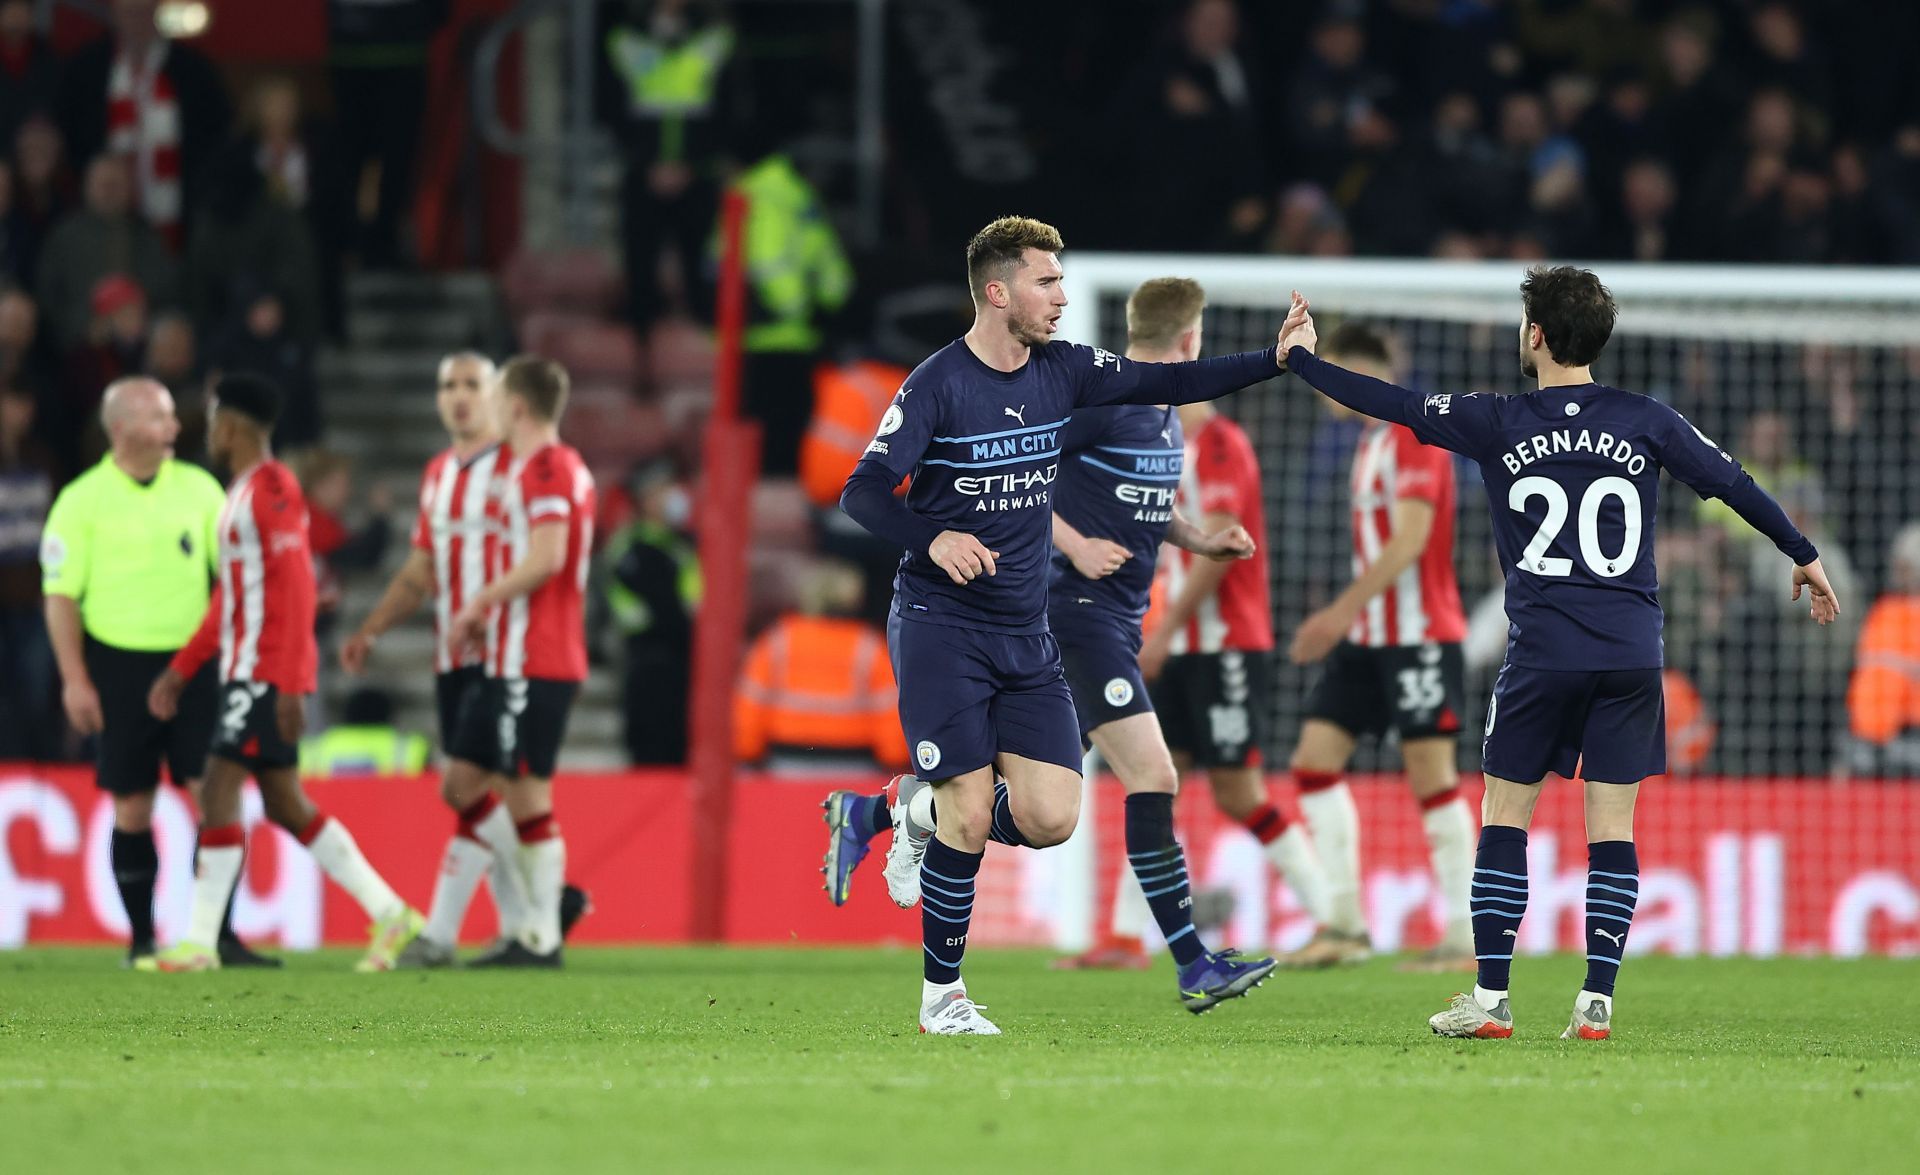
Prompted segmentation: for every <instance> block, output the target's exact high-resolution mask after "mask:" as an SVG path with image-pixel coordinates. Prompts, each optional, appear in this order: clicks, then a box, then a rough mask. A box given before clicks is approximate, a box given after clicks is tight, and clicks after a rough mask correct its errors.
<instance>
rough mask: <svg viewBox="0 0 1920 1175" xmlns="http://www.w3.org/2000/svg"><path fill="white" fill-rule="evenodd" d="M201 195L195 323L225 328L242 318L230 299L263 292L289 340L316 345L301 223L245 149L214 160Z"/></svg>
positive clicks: (316, 307)
mask: <svg viewBox="0 0 1920 1175" xmlns="http://www.w3.org/2000/svg"><path fill="white" fill-rule="evenodd" d="M207 187H208V192H207V204H206V207H205V208H203V209H202V210H201V211H200V213H199V216H198V218H197V220H196V222H195V228H194V235H193V245H192V247H191V248H190V249H188V251H187V267H186V268H187V281H186V284H187V308H188V310H189V311H190V312H191V313H192V315H193V319H194V321H196V322H199V323H201V324H202V325H203V326H205V325H208V324H216V323H221V322H226V321H228V320H230V319H232V318H234V317H235V314H236V312H238V311H241V310H243V307H240V306H238V305H236V304H234V302H233V301H232V298H233V297H234V296H235V295H236V293H239V292H241V291H246V292H248V293H252V292H254V291H256V290H257V289H258V288H259V287H260V286H265V287H267V288H270V289H272V290H273V291H274V293H275V294H276V295H277V296H278V298H279V300H280V305H281V311H282V317H283V318H284V319H285V327H286V331H287V333H288V334H289V335H291V336H292V337H293V338H294V339H295V340H297V341H298V342H300V343H301V344H302V345H304V346H309V347H310V346H312V345H313V344H315V343H317V342H318V341H319V339H320V334H321V311H320V266H319V262H318V260H317V259H316V258H315V256H314V249H313V236H312V234H311V233H310V232H309V230H308V227H307V223H306V219H305V218H304V217H303V216H301V214H300V213H299V212H298V211H296V210H295V209H293V208H292V207H290V206H289V205H287V204H284V203H282V202H281V201H279V200H276V199H274V198H273V197H272V196H271V195H270V194H269V190H268V180H267V177H266V176H265V175H264V174H263V173H262V172H261V170H260V168H259V167H258V166H257V165H256V163H255V161H254V157H253V152H252V150H251V149H250V148H249V147H247V146H245V145H237V146H235V147H233V148H230V149H229V150H227V151H225V152H223V153H222V154H221V155H220V157H219V158H218V159H217V160H216V162H215V166H214V174H213V176H212V178H211V179H210V181H209V183H208V185H207ZM282 390H286V388H285V386H284V385H283V388H282Z"/></svg>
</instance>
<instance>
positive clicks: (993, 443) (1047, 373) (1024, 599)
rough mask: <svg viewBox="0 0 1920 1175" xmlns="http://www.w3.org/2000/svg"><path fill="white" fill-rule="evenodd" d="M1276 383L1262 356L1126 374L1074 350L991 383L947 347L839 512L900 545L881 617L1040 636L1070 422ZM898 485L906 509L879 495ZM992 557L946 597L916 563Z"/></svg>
mask: <svg viewBox="0 0 1920 1175" xmlns="http://www.w3.org/2000/svg"><path fill="white" fill-rule="evenodd" d="M1278 374H1279V368H1278V367H1277V365H1276V360H1275V356H1274V352H1273V349H1272V348H1269V349H1267V350H1265V351H1248V352H1242V353H1240V354H1237V355H1225V356H1221V357H1219V358H1216V359H1199V360H1195V361H1193V362H1191V363H1136V362H1134V361H1133V360H1131V359H1125V358H1122V357H1121V356H1119V355H1115V354H1113V353H1112V352H1110V351H1104V350H1100V349H1099V348H1096V347H1086V346H1082V345H1080V344H1077V343H1065V342H1056V343H1049V344H1046V345H1043V346H1038V347H1034V348H1033V349H1032V352H1031V356H1030V358H1029V359H1028V361H1027V362H1026V364H1025V365H1023V366H1022V367H1021V368H1020V370H1018V371H1013V372H1004V371H996V370H994V369H993V368H991V367H988V366H987V365H986V364H985V363H982V362H981V361H980V359H979V358H978V357H977V356H975V355H974V353H973V352H972V351H971V350H969V349H968V347H967V344H966V340H965V339H956V340H954V341H953V342H952V343H949V344H948V345H947V346H945V347H942V348H941V349H940V350H938V351H936V352H934V353H933V354H932V355H931V356H929V357H928V358H927V359H926V361H925V362H923V363H921V364H920V366H919V367H916V368H914V370H913V374H912V375H910V376H908V377H907V382H906V383H905V384H904V385H902V387H901V389H900V392H899V394H898V395H896V396H895V397H894V399H893V403H892V404H891V405H889V406H888V408H887V410H886V414H885V415H884V416H883V417H882V418H881V421H880V427H879V430H878V432H877V433H876V434H875V436H874V438H873V443H872V444H870V445H869V446H868V447H867V451H866V453H865V454H864V455H862V457H861V458H860V461H859V463H858V464H857V465H855V466H854V470H853V473H852V474H851V475H850V476H849V477H848V478H847V488H846V490H845V492H844V493H843V494H842V495H841V498H840V504H841V506H842V507H843V508H844V509H845V510H846V512H847V513H848V515H850V516H851V517H852V518H853V519H854V520H855V521H856V522H859V523H860V524H861V525H862V526H865V527H866V528H867V529H868V530H870V531H872V532H873V533H874V534H876V535H878V536H880V537H881V538H885V539H889V540H892V541H894V542H898V543H900V545H901V546H903V547H905V548H906V555H905V556H904V557H903V558H902V559H901V560H900V571H899V574H898V575H896V576H895V577H894V600H893V610H894V612H895V613H896V614H897V615H899V616H900V617H901V618H902V619H905V620H917V621H927V622H931V623H936V624H946V625H952V626H956V627H960V628H978V629H987V630H990V631H994V632H1002V633H1009V634H1033V633H1040V632H1045V631H1047V556H1048V552H1049V551H1050V550H1051V549H1052V533H1053V485H1054V480H1055V479H1056V478H1057V477H1058V476H1059V473H1060V462H1061V448H1060V438H1061V430H1062V429H1063V428H1064V427H1065V426H1066V424H1067V422H1068V421H1069V420H1070V419H1071V418H1072V416H1073V413H1074V410H1075V409H1079V408H1088V407H1097V406H1101V405H1109V404H1187V403H1194V402H1197V401H1200V400H1211V399H1214V398H1216V397H1219V396H1223V395H1226V394H1227V393H1228V392H1231V391H1235V390H1237V389H1239V388H1244V387H1246V386H1248V385H1249V384H1253V383H1257V382H1259V381H1260V380H1263V379H1267V378H1270V377H1273V376H1277V375H1278ZM909 473H911V474H912V475H913V485H912V487H911V488H910V489H909V490H908V491H907V498H906V502H905V503H904V505H903V504H901V503H900V502H899V501H898V500H896V499H895V498H894V497H893V488H894V487H895V486H897V485H899V484H900V479H901V478H903V477H906V476H907V475H908V474H909ZM946 530H954V531H962V532H965V533H968V534H972V535H974V536H975V537H977V538H978V539H979V540H980V542H981V543H982V544H984V545H985V546H986V548H987V549H988V550H989V551H997V552H998V553H999V555H998V558H997V561H996V564H997V565H996V570H995V573H994V574H993V575H981V576H979V577H978V578H976V579H975V580H973V582H971V583H969V584H965V585H960V584H956V583H954V582H953V581H952V580H951V579H949V578H948V577H947V573H946V572H945V571H943V570H941V569H940V567H939V565H938V564H936V563H934V562H933V561H932V560H931V559H929V558H928V557H927V547H928V546H929V544H931V543H932V542H933V540H934V539H935V538H937V537H938V536H939V535H940V533H941V532H942V531H946Z"/></svg>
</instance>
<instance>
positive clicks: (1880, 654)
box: [1847, 595, 1920, 746]
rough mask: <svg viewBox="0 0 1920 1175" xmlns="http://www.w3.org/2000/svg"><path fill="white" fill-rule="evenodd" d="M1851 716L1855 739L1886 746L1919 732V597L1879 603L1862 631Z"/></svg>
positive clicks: (1849, 702) (1896, 597)
mask: <svg viewBox="0 0 1920 1175" xmlns="http://www.w3.org/2000/svg"><path fill="white" fill-rule="evenodd" d="M1855 650H1856V651H1855V655H1854V664H1853V680H1852V681H1851V682H1849V683H1848V685H1847V716H1848V724H1849V726H1850V727H1851V728H1852V731H1853V734H1854V737H1855V738H1858V739H1861V740H1863V741H1865V742H1869V743H1873V744H1875V745H1877V746H1884V745H1886V744H1887V743H1889V742H1892V741H1893V739H1894V738H1895V737H1896V736H1898V735H1900V734H1901V733H1903V732H1905V731H1909V730H1914V729H1920V595H1889V596H1882V597H1881V598H1880V599H1879V600H1877V601H1875V603H1874V605H1873V607H1872V608H1871V609H1869V610H1868V612H1867V622H1866V623H1865V624H1864V625H1862V626H1861V628H1860V643H1859V644H1858V645H1856V646H1855Z"/></svg>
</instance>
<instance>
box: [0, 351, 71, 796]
mask: <svg viewBox="0 0 1920 1175" xmlns="http://www.w3.org/2000/svg"><path fill="white" fill-rule="evenodd" d="M33 414H34V401H33V396H32V395H31V394H29V393H28V392H26V391H24V390H22V389H20V388H18V387H14V386H12V385H10V384H0V712H4V713H5V714H6V715H7V716H8V717H7V721H5V722H0V761H3V760H7V759H52V758H57V757H59V753H60V739H61V733H60V732H61V731H62V730H64V729H65V727H64V725H63V724H62V722H61V721H60V711H59V706H58V699H59V696H60V690H59V681H58V679H57V678H56V677H55V675H54V663H53V646H52V645H51V644H49V643H48V642H47V629H46V622H45V620H44V619H43V618H42V617H41V615H40V529H41V527H42V526H43V525H44V524H45V523H46V520H47V510H48V508H49V507H51V506H52V504H53V491H54V487H55V486H57V485H58V484H59V482H60V468H59V465H58V463H57V462H56V461H55V459H54V455H53V452H52V451H51V450H50V449H49V448H48V447H47V446H46V445H45V444H43V443H42V442H41V441H39V440H38V439H36V438H35V436H34V427H33V423H34V422H33Z"/></svg>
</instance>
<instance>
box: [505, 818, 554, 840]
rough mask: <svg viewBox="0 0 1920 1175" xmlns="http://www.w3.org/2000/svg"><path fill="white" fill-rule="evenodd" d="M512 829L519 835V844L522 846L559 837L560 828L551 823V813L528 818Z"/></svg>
mask: <svg viewBox="0 0 1920 1175" xmlns="http://www.w3.org/2000/svg"><path fill="white" fill-rule="evenodd" d="M514 828H515V829H516V830H517V831H518V832H519V833H520V843H521V844H523V845H530V844H536V843H538V842H540V841H543V840H552V839H553V838H554V837H556V836H559V835H560V826H559V825H557V824H555V823H554V822H553V813H552V812H547V813H545V814H543V815H539V816H532V817H529V818H527V819H525V820H522V821H521V822H520V823H518V824H516V825H514Z"/></svg>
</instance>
